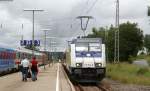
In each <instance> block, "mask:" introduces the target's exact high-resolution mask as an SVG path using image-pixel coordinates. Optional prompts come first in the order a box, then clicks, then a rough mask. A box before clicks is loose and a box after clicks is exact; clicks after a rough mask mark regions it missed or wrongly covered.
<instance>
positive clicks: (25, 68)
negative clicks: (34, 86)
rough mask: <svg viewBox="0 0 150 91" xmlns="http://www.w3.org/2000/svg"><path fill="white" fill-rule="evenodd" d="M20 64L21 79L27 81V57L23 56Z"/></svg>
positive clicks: (28, 63)
mask: <svg viewBox="0 0 150 91" xmlns="http://www.w3.org/2000/svg"><path fill="white" fill-rule="evenodd" d="M21 65H22V74H23V75H22V76H23V77H22V78H23V79H22V81H27V74H28V70H29V66H30V62H29V60H28V59H27V58H25V57H24V59H23V60H22V61H21Z"/></svg>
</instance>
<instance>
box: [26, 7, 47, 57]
mask: <svg viewBox="0 0 150 91" xmlns="http://www.w3.org/2000/svg"><path fill="white" fill-rule="evenodd" d="M24 11H30V12H32V15H33V31H32V56H34V16H35V12H42V11H44V10H39V9H24Z"/></svg>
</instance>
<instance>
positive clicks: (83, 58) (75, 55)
mask: <svg viewBox="0 0 150 91" xmlns="http://www.w3.org/2000/svg"><path fill="white" fill-rule="evenodd" d="M66 68H67V70H68V73H69V76H70V78H71V80H73V81H76V82H81V83H91V82H92V83H93V82H94V83H97V82H100V81H101V80H102V79H103V78H104V77H105V72H106V60H105V44H103V43H102V39H101V38H78V39H74V40H72V41H71V42H70V43H69V47H68V48H67V50H66Z"/></svg>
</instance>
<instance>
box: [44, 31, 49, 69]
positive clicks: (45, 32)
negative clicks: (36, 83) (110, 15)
mask: <svg viewBox="0 0 150 91" xmlns="http://www.w3.org/2000/svg"><path fill="white" fill-rule="evenodd" d="M42 30H43V31H44V51H45V54H46V55H47V53H46V34H47V31H49V30H50V29H42ZM47 56H48V55H47ZM45 61H46V60H43V62H44V69H46V68H45ZM49 65H50V63H49Z"/></svg>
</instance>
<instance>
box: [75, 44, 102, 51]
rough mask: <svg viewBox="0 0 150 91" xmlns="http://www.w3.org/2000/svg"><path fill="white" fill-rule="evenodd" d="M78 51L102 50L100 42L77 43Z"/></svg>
mask: <svg viewBox="0 0 150 91" xmlns="http://www.w3.org/2000/svg"><path fill="white" fill-rule="evenodd" d="M76 51H101V46H100V44H99V43H77V44H76Z"/></svg>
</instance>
